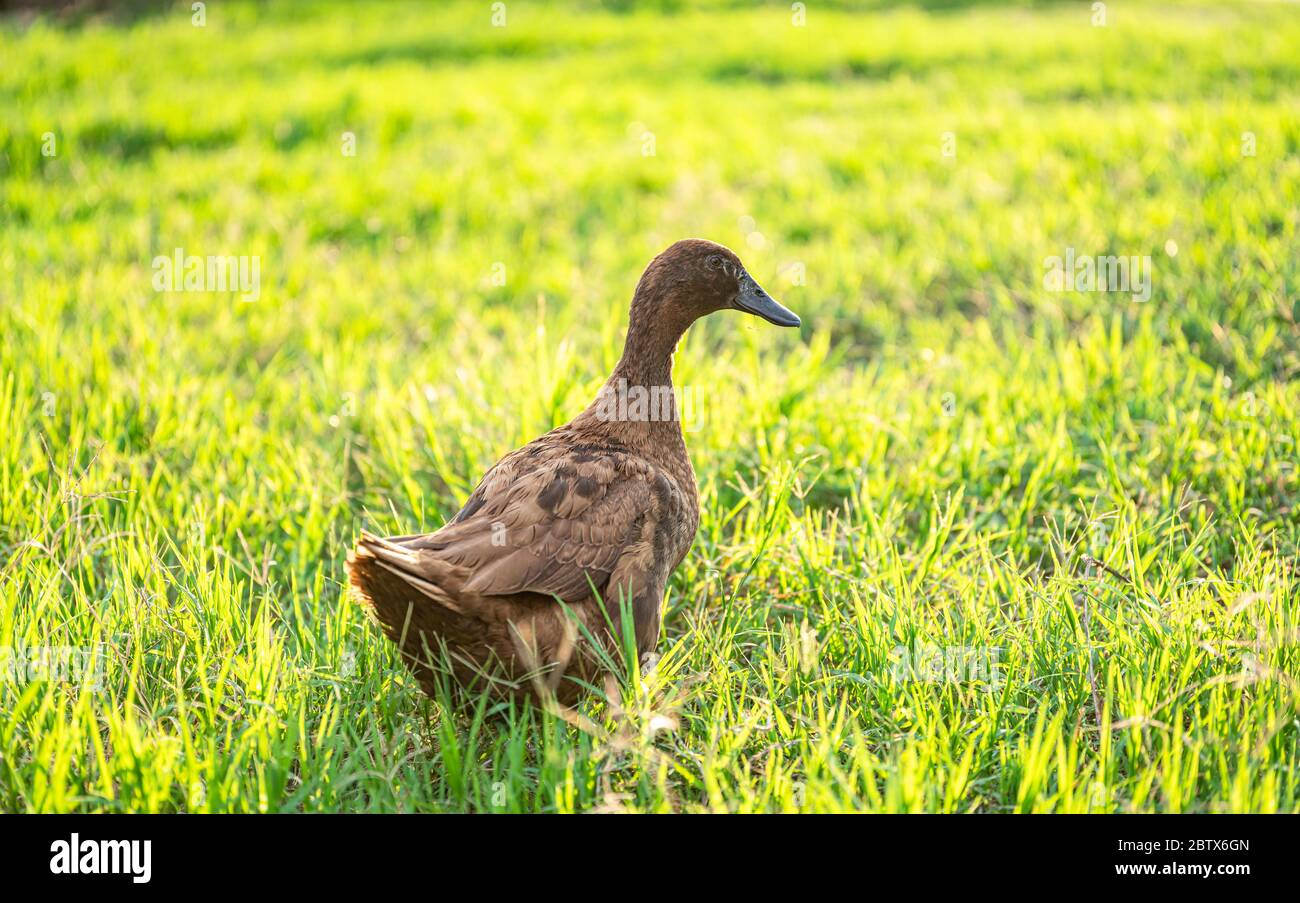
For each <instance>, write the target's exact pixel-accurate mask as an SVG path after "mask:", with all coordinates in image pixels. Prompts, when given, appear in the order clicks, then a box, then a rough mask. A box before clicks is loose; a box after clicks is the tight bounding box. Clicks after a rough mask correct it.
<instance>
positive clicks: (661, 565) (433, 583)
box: [347, 238, 800, 705]
mask: <svg viewBox="0 0 1300 903" xmlns="http://www.w3.org/2000/svg"><path fill="white" fill-rule="evenodd" d="M718 311H738V312H741V313H745V314H749V315H752V316H756V317H759V318H761V319H763V320H766V321H767V322H769V323H772V324H774V325H776V326H782V327H798V326H799V325H800V320H799V317H798V316H796V315H795V314H794V313H793V312H792V311H790V310H789V309H787V308H786V307H784V306H782V305H781V304H780V303H778V302H777V301H776V300H775V299H773V298H772V296H771V295H769V294H768V293H767V292H766V291H764V290H763V288H762V287H761V286H760V285H759V284H758V282H756V281H755V279H754V277H753V276H751V275H750V274H749V272H748V270H746V269H745V266H744V265H743V264H742V263H741V261H740V258H739V257H738V256H737V255H736V254H735V253H734V252H733V251H731V250H730V249H729V248H727V247H725V246H723V245H721V244H718V243H716V242H713V241H708V240H706V239H698V238H693V239H684V240H681V241H678V242H676V243H674V244H673V245H672V246H670V247H669V248H668V249H667V250H665V251H663V252H662V253H661V254H659V255H658V256H656V257H655V258H654V259H653V260H651V261H650V263H649V265H648V266H647V267H646V268H645V271H644V272H643V273H642V275H641V278H640V280H639V281H638V283H637V286H636V290H635V292H634V293H633V295H632V302H631V306H630V309H629V314H628V327H627V334H626V339H625V341H624V346H623V353H622V356H621V357H620V358H619V360H618V363H617V364H616V365H615V367H614V369H613V372H612V373H611V374H610V376H609V378H608V379H607V380H606V381H605V383H604V384H603V386H602V387H601V389H600V391H599V392H597V394H596V398H595V399H594V400H593V401H592V402H591V403H590V404H589V405H588V406H587V407H586V408H585V409H584V410H583V411H582V412H581V413H579V414H578V415H577V416H576V417H574V418H573V419H572V420H571V421H569V422H568V423H566V424H564V425H563V426H560V427H556V428H555V429H553V430H551V431H550V432H548V433H546V434H545V435H543V436H540V437H538V438H537V439H534V440H533V441H532V442H529V443H528V444H527V445H524V446H523V447H521V448H519V449H517V450H515V451H512V452H510V453H509V454H507V455H506V456H505V457H503V458H502V459H501V460H500V461H498V462H497V463H496V464H495V465H493V466H492V467H491V468H490V469H489V470H488V471H487V472H486V473H485V474H484V475H483V478H482V479H481V480H480V481H479V483H478V485H477V487H476V488H475V489H474V491H473V492H472V493H471V494H470V496H469V498H468V499H467V500H466V501H465V504H464V506H463V507H462V508H461V509H460V510H459V511H458V512H457V513H456V514H455V516H453V517H452V518H451V520H449V521H448V522H447V523H446V524H445V525H444V526H443V527H442V528H441V529H439V530H436V531H434V532H432V533H425V534H419V535H408V536H389V537H381V536H377V535H375V534H373V533H370V532H367V531H362V532H361V535H360V539H359V540H358V541H357V542H356V545H355V547H354V548H353V549H352V551H351V552H350V553H349V555H348V558H347V575H348V584H349V587H350V591H351V592H352V593H353V594H354V596H355V597H356V598H357V600H358V601H359V602H360V603H361V605H362V606H363V608H364V609H365V610H366V611H367V612H368V613H369V615H370V616H371V618H372V619H373V620H374V621H375V622H377V624H378V625H379V627H380V628H381V629H382V631H383V633H384V634H385V635H386V636H387V637H388V639H390V640H392V641H393V642H394V643H396V644H397V645H398V647H399V648H400V650H401V658H402V660H403V661H404V662H405V664H406V665H407V666H408V667H409V668H410V669H411V671H412V673H413V674H414V675H415V677H416V678H417V680H418V682H419V684H420V686H421V688H422V689H423V690H424V691H425V692H426V693H427V694H429V695H430V696H434V697H436V696H437V695H438V693H437V690H438V686H439V683H440V680H441V679H442V677H445V676H449V677H450V678H451V679H452V680H451V682H450V686H451V687H452V688H453V690H454V691H455V692H456V694H457V695H458V696H459V695H461V694H469V695H470V696H471V697H475V698H477V697H479V696H480V695H481V694H487V695H488V696H490V697H494V698H514V699H520V700H525V701H532V702H540V703H548V702H555V703H559V704H561V705H573V704H575V703H576V702H577V701H579V700H580V699H582V698H583V696H584V695H585V694H586V693H588V692H590V691H591V690H592V689H593V688H594V687H595V685H596V684H595V681H596V680H597V678H598V677H599V676H600V675H601V674H602V672H603V673H606V674H608V673H609V672H610V671H611V670H613V669H612V668H611V665H614V664H615V663H616V661H617V660H618V659H617V658H616V655H618V654H619V650H624V651H626V652H631V651H633V649H632V647H633V646H634V651H635V655H636V656H637V661H638V662H641V661H644V660H645V658H646V656H647V655H649V654H650V653H652V652H653V651H654V650H655V648H656V647H657V645H658V641H659V633H660V623H661V608H662V605H663V600H664V594H665V591H666V588H667V584H668V579H669V577H670V576H671V575H672V573H673V571H675V570H676V569H677V567H678V565H680V564H681V562H682V560H683V559H684V558H685V556H686V554H687V552H688V550H689V549H690V547H691V545H692V543H693V542H694V539H695V533H696V530H697V529H698V527H699V522H700V500H699V490H698V487H697V484H696V479H695V471H694V469H693V468H692V466H691V459H690V456H689V455H688V453H687V449H686V442H685V437H684V435H683V432H682V425H681V416H680V414H681V411H680V401H681V399H680V397H679V395H678V393H677V392H676V390H675V388H674V386H673V377H672V368H673V355H674V352H675V350H676V348H677V344H678V341H679V340H680V339H681V337H682V336H683V334H684V333H685V332H686V330H687V329H688V328H689V327H690V326H691V324H693V323H694V322H695V321H696V320H698V319H700V318H701V317H704V316H708V315H709V314H712V313H716V312H718ZM627 399H633V401H632V403H627ZM647 399H648V400H649V401H650V402H652V403H647V401H646V400H647ZM624 661H625V659H624ZM443 685H444V686H446V685H447V684H445V683H444V684H443Z"/></svg>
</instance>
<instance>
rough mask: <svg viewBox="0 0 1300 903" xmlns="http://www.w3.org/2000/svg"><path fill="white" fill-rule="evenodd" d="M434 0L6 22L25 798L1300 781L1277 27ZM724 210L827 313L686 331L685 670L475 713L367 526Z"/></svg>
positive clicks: (1105, 807)
mask: <svg viewBox="0 0 1300 903" xmlns="http://www.w3.org/2000/svg"><path fill="white" fill-rule="evenodd" d="M441 6H442V5H440V10H439V12H438V13H437V14H436V15H435V14H434V13H432V12H430V11H429V10H428V9H426V8H424V7H423V6H416V5H414V4H412V5H383V4H378V3H375V4H364V5H356V6H352V5H347V4H342V3H339V4H334V3H310V4H309V3H302V4H288V5H277V6H274V7H270V8H265V9H264V8H262V7H260V6H258V5H253V4H244V3H238V2H234V0H229V2H223V3H220V4H216V3H212V4H208V12H207V24H206V26H205V27H203V28H198V27H194V26H193V25H191V22H190V11H189V4H188V3H185V4H178V5H176V6H174V7H169V8H167V9H166V10H165V11H163V12H161V13H157V14H154V15H138V16H134V17H130V16H117V17H113V16H96V15H91V16H89V17H83V18H82V19H79V20H75V21H71V22H69V21H64V20H60V19H57V18H36V19H32V18H31V17H22V16H18V15H14V14H11V15H10V16H9V17H8V18H6V19H0V56H2V57H3V58H4V59H5V61H6V62H5V65H4V66H3V67H2V68H0V179H2V182H0V204H2V209H3V216H2V219H0V234H2V235H3V241H2V242H0V298H2V301H3V303H2V304H0V334H2V335H3V340H2V341H0V647H3V648H7V654H8V656H9V658H8V662H9V664H10V666H11V667H10V670H9V672H8V677H7V678H5V679H3V680H0V713H2V714H0V810H4V811H14V810H17V811H220V812H244V811H362V810H364V811H394V810H401V811H412V810H415V811H431V810H432V811H446V810H451V811H465V810H470V811H538V812H541V811H545V812H554V811H559V812H571V811H589V810H593V809H600V810H607V809H629V810H637V811H666V810H674V811H681V810H686V811H693V810H713V811H795V810H798V811H835V810H854V811H858V810H871V811H942V812H967V811H975V812H1008V811H1016V812H1028V811H1047V812H1084V811H1087V812H1103V811H1105V812H1113V811H1140V812H1147V811H1172V812H1202V811H1212V812H1217V811H1229V810H1230V811H1288V812H1294V811H1300V742H1298V741H1300V721H1298V720H1297V719H1298V712H1300V684H1298V683H1297V677H1298V676H1300V647H1298V645H1297V638H1298V637H1300V633H1297V631H1298V630H1300V574H1298V573H1297V566H1296V561H1297V557H1298V553H1300V512H1297V508H1296V499H1297V495H1298V494H1300V475H1298V474H1297V459H1298V457H1300V453H1298V451H1297V442H1298V441H1300V383H1298V382H1297V380H1296V376H1297V372H1298V371H1300V326H1298V325H1297V318H1298V317H1300V299H1298V297H1297V284H1298V281H1300V267H1298V261H1300V234H1298V233H1300V215H1298V214H1297V210H1300V120H1297V118H1296V116H1295V110H1296V106H1297V102H1298V101H1300V88H1298V87H1297V86H1300V58H1298V57H1297V56H1296V54H1295V53H1294V48H1295V47H1297V46H1300V20H1298V19H1297V17H1296V15H1295V11H1294V7H1292V6H1288V5H1286V4H1280V3H1248V4H1240V5H1213V6H1210V5H1199V4H1178V5H1144V4H1131V3H1124V4H1119V3H1114V4H1111V5H1110V9H1109V12H1108V22H1107V24H1106V25H1105V26H1104V27H1097V28H1094V27H1093V26H1091V25H1090V22H1089V19H1090V17H1091V16H1092V12H1091V10H1090V7H1089V5H1088V4H1084V3H1068V4H1060V5H1048V6H1037V7H1034V8H1032V9H1031V10H1028V11H1025V10H1015V9H1011V8H1004V7H1002V6H998V5H972V6H970V7H964V8H963V7H958V8H934V9H930V10H926V9H923V8H905V9H881V8H875V7H874V6H873V7H872V8H870V9H866V10H862V11H858V12H853V11H850V10H847V9H841V8H835V7H833V6H831V5H828V4H809V6H810V7H811V9H810V10H809V11H808V12H807V24H806V26H804V27H795V26H793V25H792V23H791V12H790V9H789V7H788V6H787V5H785V4H772V5H758V4H755V5H754V6H752V7H748V8H740V7H739V6H736V7H731V6H719V7H710V8H708V9H706V10H702V11H684V10H676V11H675V10H673V9H672V8H667V9H659V8H653V9H631V10H629V9H624V8H623V6H624V5H623V4H614V5H613V6H615V7H617V8H606V7H602V6H599V5H596V4H587V5H582V6H577V7H573V8H571V9H569V10H567V11H563V12H558V11H544V10H543V9H542V8H541V7H540V6H535V5H533V4H528V3H510V4H508V20H507V25H506V26H505V27H504V28H495V27H492V26H491V23H490V13H489V11H488V5H487V4H481V3H473V4H463V5H452V6H449V7H447V8H446V9H441ZM47 132H48V133H52V135H53V136H54V146H53V149H54V155H52V156H44V155H43V154H42V144H43V141H45V137H44V136H45V134H46V133H47ZM345 132H350V133H352V134H353V135H354V136H355V141H356V154H355V156H347V155H345V154H344V153H343V152H342V148H343V142H344V140H345V138H344V133H345ZM945 132H951V133H952V141H954V142H955V146H951V147H950V149H955V155H953V156H945V155H944V137H943V133H945ZM1247 132H1248V133H1251V135H1253V136H1254V142H1255V153H1254V155H1253V156H1250V155H1248V154H1244V153H1243V147H1244V146H1245V145H1244V144H1243V141H1244V140H1245V139H1243V133H1247ZM651 147H652V149H653V151H654V153H653V155H652V156H651V155H646V153H645V151H646V150H648V149H650V148H651ZM687 235H703V236H708V237H711V238H715V239H717V240H719V241H722V242H724V243H726V244H729V245H731V246H732V247H735V248H736V249H737V250H738V251H739V252H740V253H741V256H742V257H743V258H744V259H745V261H746V263H747V264H748V266H749V268H750V270H751V271H752V272H753V273H754V274H755V275H756V277H757V278H758V279H759V281H760V282H762V283H764V284H765V285H766V286H767V287H768V288H769V289H770V290H771V291H772V293H773V294H774V295H775V296H776V297H777V298H778V299H779V300H781V301H783V302H784V303H785V304H786V305H787V306H789V307H791V308H792V309H794V310H795V311H797V312H798V313H799V314H800V315H801V316H802V317H803V319H804V324H805V325H804V327H803V329H802V331H801V333H796V332H795V331H782V330H777V329H775V328H771V327H767V326H766V325H765V324H762V323H759V322H757V321H755V320H752V319H742V318H741V317H740V316H738V315H737V316H726V315H719V316H715V317H712V318H710V319H709V320H708V321H706V322H703V323H701V324H699V325H697V327H696V328H695V329H694V330H693V331H692V332H691V333H690V334H688V336H687V338H686V339H685V341H684V342H683V344H682V346H681V348H680V349H679V353H678V357H677V369H676V377H677V380H678V383H679V384H680V385H685V386H689V387H693V388H694V390H695V391H697V392H698V393H699V395H700V397H701V398H702V399H703V402H704V417H703V421H702V423H701V427H700V429H699V430H698V431H696V432H693V433H691V434H689V435H688V436H687V441H688V445H689V446H690V449H691V454H692V458H693V461H694V464H695V468H696V471H697V473H698V475H699V482H700V490H701V494H702V500H703V517H702V523H701V527H700V531H699V536H698V538H697V540H696V543H695V546H694V548H693V550H692V552H691V553H690V555H689V556H688V557H687V559H686V561H685V562H684V564H683V565H682V567H681V568H680V569H679V570H678V571H677V573H676V574H675V576H674V577H673V579H672V581H671V583H670V587H669V591H668V594H667V598H666V600H665V619H664V622H665V630H666V635H665V637H664V638H663V639H662V641H661V644H660V650H661V653H662V657H661V658H660V660H659V661H658V663H657V664H656V665H655V666H654V667H653V668H650V669H648V670H647V671H646V673H645V674H644V675H637V674H632V675H625V676H624V680H623V681H622V683H621V685H619V686H618V687H616V688H614V690H615V691H614V692H613V693H612V694H611V698H609V699H606V700H601V699H593V700H592V701H591V702H589V703H586V704H584V706H583V709H582V710H581V712H580V713H579V714H580V716H581V717H576V716H575V717H573V718H570V719H569V720H564V719H560V718H557V717H555V716H554V715H551V714H538V713H535V712H530V711H518V710H516V711H510V712H505V713H499V712H498V713H489V712H488V711H486V707H485V706H480V707H479V709H478V711H477V712H470V713H455V712H452V711H449V710H447V708H446V707H445V706H443V705H440V704H439V703H438V702H437V701H432V700H429V699H427V698H425V697H424V696H423V695H422V694H421V693H420V692H419V690H418V688H417V687H416V685H415V682H414V680H413V679H412V678H411V677H410V676H409V675H408V674H407V673H406V672H405V670H404V669H403V667H402V666H401V664H400V662H399V661H398V659H397V656H396V655H395V653H394V650H393V649H392V648H391V647H390V645H389V644H388V643H387V642H386V641H384V640H383V639H382V637H381V636H380V635H379V633H378V631H377V630H376V629H375V628H374V627H373V626H372V625H370V624H369V622H368V621H367V620H366V618H365V616H364V614H363V612H362V611H361V610H359V608H358V607H357V605H356V604H355V603H354V602H353V601H351V600H350V599H348V598H347V596H346V595H345V594H344V593H343V591H342V580H343V577H344V574H343V560H344V555H345V553H346V550H347V549H348V548H349V546H350V544H351V542H352V540H353V538H354V537H355V535H356V534H357V532H358V531H359V530H360V529H361V528H362V527H363V526H365V527H370V528H374V529H377V530H379V531H381V532H413V531H416V530H426V529H433V528H436V527H437V526H439V525H440V524H441V523H442V522H443V521H444V520H445V519H446V518H447V517H449V516H450V515H451V514H452V513H453V512H454V511H455V510H456V509H457V507H458V506H459V504H460V503H461V502H462V501H463V500H464V499H465V497H466V496H467V494H468V493H469V491H470V490H471V489H472V487H473V484H474V482H475V481H476V480H477V478H478V477H479V476H480V475H481V473H482V472H483V471H484V470H485V469H486V468H487V467H488V466H489V465H491V464H492V463H493V462H494V461H495V460H496V459H497V458H498V457H499V456H500V455H502V454H503V453H505V452H507V451H509V450H510V449H512V448H514V447H516V446H517V445H519V444H521V443H523V442H525V441H527V440H528V439H530V438H532V437H534V436H535V435H538V434H539V433H541V432H543V431H545V430H546V429H548V428H550V427H551V426H553V425H556V424H559V423H562V422H564V421H565V420H567V419H568V418H569V417H570V416H572V415H573V414H574V413H576V412H577V411H578V410H580V409H581V408H582V407H583V406H584V405H585V404H586V402H587V401H588V400H589V399H590V398H591V397H592V396H593V394H594V392H595V390H596V388H597V387H598V386H599V384H600V382H601V381H602V379H603V378H604V376H605V375H606V373H607V372H608V370H609V369H610V367H611V366H612V364H613V362H614V360H615V359H616V357H617V355H618V352H619V350H620V348H621V330H622V329H623V327H624V320H625V316H626V306H627V301H628V298H629V297H630V294H631V290H632V287H633V286H634V284H635V280H636V278H637V276H638V275H639V273H640V270H641V268H642V267H643V266H644V264H645V263H646V261H647V260H648V259H649V258H650V257H651V256H652V255H653V254H654V253H657V252H658V251H659V250H661V249H662V248H663V247H665V246H666V245H668V244H669V243H671V242H672V241H673V240H675V239H677V238H679V237H683V236H687ZM175 248H184V249H185V251H186V253H188V254H198V255H257V256H258V257H259V258H260V264H261V271H260V272H261V285H260V295H259V297H258V299H257V300H256V301H255V302H251V303H248V302H243V301H241V300H240V299H239V297H238V295H237V294H236V293H234V292H229V291H227V292H201V293H194V292H161V293H160V292H155V291H154V290H153V288H152V285H151V278H152V275H153V273H152V270H151V261H152V260H153V259H154V257H155V256H157V255H170V254H172V253H173V251H174V249H175ZM1066 248H1074V249H1076V251H1077V252H1078V253H1080V254H1096V255H1105V254H1124V255H1138V256H1144V255H1145V256H1149V257H1150V258H1151V269H1150V275H1151V286H1152V295H1151V298H1150V300H1149V301H1147V302H1146V303H1138V302H1135V301H1133V300H1131V298H1130V297H1129V296H1127V295H1124V294H1119V293H1114V292H1108V293H1103V292H1079V291H1070V292H1052V291H1047V290H1046V289H1045V288H1044V267H1045V265H1044V260H1045V259H1046V258H1047V257H1049V256H1052V255H1062V254H1064V253H1065V249H1066ZM1103 565H1104V566H1103ZM66 648H72V649H76V650H85V651H87V652H88V654H93V655H94V657H95V669H97V670H98V672H99V674H100V677H99V679H98V681H97V683H93V682H87V681H79V680H76V679H64V680H58V679H46V677H47V675H45V674H43V673H41V672H40V671H39V669H36V668H28V669H20V668H18V667H17V666H16V665H15V661H16V659H15V657H16V656H32V655H38V654H39V653H40V651H41V650H45V651H46V652H47V653H48V654H59V653H58V651H57V650H61V649H66ZM51 650H53V651H51ZM936 660H937V661H938V665H936V664H935V662H936ZM909 666H910V667H909ZM3 676H4V675H0V677H3Z"/></svg>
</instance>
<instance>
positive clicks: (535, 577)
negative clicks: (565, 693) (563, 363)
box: [402, 437, 680, 602]
mask: <svg viewBox="0 0 1300 903" xmlns="http://www.w3.org/2000/svg"><path fill="white" fill-rule="evenodd" d="M544 438H545V437H544ZM678 495H680V491H679V490H678V489H677V488H676V487H675V485H674V484H673V483H672V482H671V480H669V478H668V477H667V476H666V475H665V474H664V473H663V472H662V471H661V470H660V469H659V468H657V467H655V466H654V465H653V464H651V463H650V462H648V461H646V460H645V459H644V458H642V457H639V456H637V455H635V454H633V453H631V452H630V451H628V450H626V449H625V448H622V447H619V446H601V447H600V448H599V449H596V448H592V447H581V446H579V447H563V446H561V447H554V446H548V445H547V444H545V443H543V442H542V441H541V440H539V441H538V442H536V443H533V444H530V445H526V446H524V447H523V448H521V449H520V450H518V451H516V452H513V453H512V454H510V455H507V456H506V457H505V458H503V459H502V460H501V461H500V462H499V463H498V464H497V465H496V466H495V467H493V468H492V469H491V470H490V471H488V473H487V474H486V475H484V477H483V479H482V481H481V482H480V483H479V485H478V488H477V489H475V491H474V493H473V494H472V495H471V496H470V497H469V500H468V501H467V502H466V503H465V507H464V508H463V509H462V510H461V511H460V513H459V514H457V515H456V517H455V518H453V519H452V521H451V522H450V523H448V525H447V526H446V527H444V528H443V529H441V530H439V531H438V532H436V533H431V534H428V535H426V536H422V537H417V538H413V539H410V540H407V541H406V542H404V543H402V545H403V546H404V547H405V548H406V549H407V550H408V551H411V552H415V553H416V560H417V562H418V561H423V562H424V563H425V565H426V566H427V567H428V568H429V569H430V571H437V570H440V569H441V568H442V567H445V566H446V565H449V564H450V565H454V566H458V567H462V568H465V569H466V571H467V572H468V574H469V576H468V579H467V580H466V582H465V583H464V585H463V587H462V591H463V592H465V593H470V594H477V595H484V596H505V595H512V594H515V593H523V592H531V593H540V594H542V595H547V596H558V597H559V598H560V599H563V600H565V601H566V602H576V601H580V600H583V599H586V598H589V597H590V596H591V595H592V589H593V587H594V589H595V590H596V591H597V592H600V593H602V594H604V593H605V591H606V587H607V585H608V583H609V578H610V575H611V574H612V573H614V571H615V568H616V566H617V565H618V563H619V559H620V558H621V557H623V555H624V553H625V552H626V551H628V549H629V547H631V546H634V545H636V546H638V548H639V549H644V548H645V544H647V543H650V544H652V543H653V537H654V532H655V528H656V525H657V524H658V523H659V521H660V519H661V517H662V516H664V514H665V513H666V511H665V509H666V508H668V507H670V506H671V505H672V502H673V500H674V499H675V498H676V496H678ZM428 559H434V560H428ZM440 566H441V567H440ZM421 569H423V568H421ZM626 570H627V568H626V567H624V568H623V571H626ZM622 576H623V572H622V571H620V580H621V579H622ZM629 576H631V575H629Z"/></svg>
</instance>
